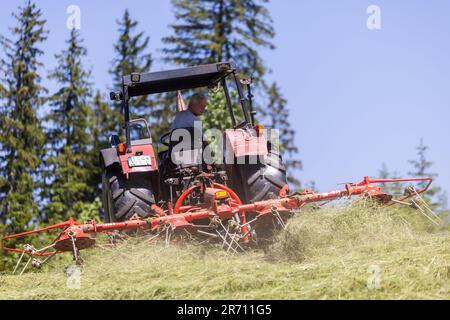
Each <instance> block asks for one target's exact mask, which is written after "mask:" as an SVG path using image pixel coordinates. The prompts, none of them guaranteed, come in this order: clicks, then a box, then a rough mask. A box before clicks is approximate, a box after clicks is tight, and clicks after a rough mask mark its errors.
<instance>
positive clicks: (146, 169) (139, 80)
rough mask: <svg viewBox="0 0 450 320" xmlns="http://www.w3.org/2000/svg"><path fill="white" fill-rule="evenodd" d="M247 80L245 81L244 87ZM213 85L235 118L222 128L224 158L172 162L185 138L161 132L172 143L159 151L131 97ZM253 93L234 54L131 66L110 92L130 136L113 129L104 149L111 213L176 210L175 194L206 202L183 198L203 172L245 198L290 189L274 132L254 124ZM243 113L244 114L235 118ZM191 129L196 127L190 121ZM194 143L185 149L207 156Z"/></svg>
mask: <svg viewBox="0 0 450 320" xmlns="http://www.w3.org/2000/svg"><path fill="white" fill-rule="evenodd" d="M229 82H231V86H232V87H233V89H234V90H235V91H236V93H237V96H238V99H237V100H238V101H232V98H231V95H230V89H229V86H230V84H229ZM243 85H245V86H247V92H246V93H244V89H243ZM211 87H220V88H221V89H222V90H223V93H224V96H225V98H226V104H227V110H228V111H229V116H230V119H231V122H232V124H233V128H230V129H231V130H226V131H225V132H224V133H223V138H224V140H223V141H224V143H223V145H224V149H225V150H224V155H226V157H224V158H226V159H224V160H226V161H224V165H220V166H217V165H214V164H212V165H206V164H205V163H204V162H203V161H200V162H199V161H192V162H193V163H189V161H187V162H186V161H181V162H182V163H178V164H174V163H173V161H171V158H172V157H173V155H174V153H173V150H174V146H176V144H178V143H180V141H174V140H175V139H173V137H174V134H173V132H168V133H166V134H165V135H163V136H162V137H161V139H160V143H161V144H162V145H166V146H167V147H168V150H165V151H162V152H159V154H157V153H156V152H155V148H154V143H153V141H152V139H151V134H150V130H149V128H148V125H147V122H146V121H145V120H143V119H138V120H130V107H129V101H130V99H131V98H132V97H136V96H142V95H148V94H157V93H164V92H172V91H178V90H186V89H195V88H211ZM251 97H252V95H251V88H250V83H249V82H248V81H245V80H241V79H239V76H238V72H237V70H236V68H235V67H234V66H233V64H232V63H228V62H225V63H215V64H209V65H201V66H196V67H191V68H184V69H178V70H171V71H162V72H151V73H143V74H137V73H133V74H131V75H129V76H126V77H124V78H123V86H122V90H121V91H120V92H112V93H111V98H112V99H113V100H119V101H121V102H122V104H123V110H124V115H125V136H126V141H124V142H123V143H119V141H118V137H117V136H112V137H111V138H110V141H111V148H109V149H104V150H101V159H102V163H103V181H102V185H103V204H104V212H105V221H106V222H116V221H124V220H129V219H131V218H132V217H140V218H147V217H149V216H158V214H159V211H158V210H161V209H163V210H165V209H166V210H175V211H176V212H178V211H179V208H178V207H179V206H178V207H177V202H178V204H180V205H183V206H186V205H197V206H199V205H202V202H204V201H205V199H203V198H204V195H203V194H200V193H199V192H192V193H191V194H189V195H188V196H187V197H184V198H183V203H182V204H181V203H180V202H179V201H178V200H179V199H180V196H181V195H183V193H184V192H185V191H186V190H189V188H191V187H192V186H194V185H196V184H198V183H199V179H200V180H205V179H207V180H209V181H210V182H212V183H216V184H220V185H221V186H222V187H221V188H222V189H224V190H226V191H227V192H229V191H230V190H233V191H234V193H235V194H236V195H237V197H238V198H239V199H240V201H242V202H245V203H252V202H255V201H260V200H266V199H269V198H277V197H279V195H280V192H282V193H284V194H285V193H286V191H287V189H288V186H287V182H286V170H285V167H284V165H283V164H282V161H281V156H280V153H279V148H278V145H277V144H276V143H274V142H273V140H274V139H270V140H269V141H268V139H267V135H265V134H263V133H262V127H261V126H260V125H256V124H255V119H254V115H255V112H254V111H253V107H252V101H251ZM174 105H175V101H174ZM236 107H237V108H238V111H236V109H237V108H236ZM239 115H240V116H241V118H242V119H237V118H238V116H239ZM238 121H239V122H238ZM185 129H186V130H188V131H189V133H190V134H191V135H194V132H193V130H192V128H185ZM267 132H270V130H266V133H267ZM274 136H275V135H274ZM199 137H200V139H201V138H202V137H203V135H202V134H201V133H200V134H199ZM190 145H191V147H192V148H191V150H183V151H182V152H192V151H193V150H195V149H197V150H196V151H198V152H197V154H198V155H200V158H201V157H202V154H203V147H204V146H205V143H204V141H200V143H197V144H195V143H192V144H190ZM188 159H189V158H188ZM252 160H253V161H252ZM224 187H226V189H225V188H224ZM228 189H230V190H228ZM171 207H172V208H171Z"/></svg>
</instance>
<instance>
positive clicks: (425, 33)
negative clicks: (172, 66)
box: [0, 0, 450, 191]
mask: <svg viewBox="0 0 450 320" xmlns="http://www.w3.org/2000/svg"><path fill="white" fill-rule="evenodd" d="M36 3H37V4H38V6H39V7H41V8H42V11H43V13H44V17H45V18H46V19H47V20H48V24H47V28H48V29H49V30H50V34H49V39H48V41H47V42H46V43H45V47H44V49H45V51H46V54H45V56H44V57H43V62H44V63H45V66H46V67H45V68H46V70H49V69H51V68H53V67H54V66H55V59H54V54H55V53H57V52H59V51H60V50H61V49H62V48H63V47H64V41H65V39H66V38H67V37H68V33H69V31H68V29H67V28H66V20H67V17H68V14H67V13H66V9H67V7H68V6H69V5H71V4H76V5H78V6H79V7H80V8H81V32H82V35H83V37H84V38H85V45H86V46H87V48H88V53H89V58H88V60H87V61H86V64H87V65H88V66H90V67H91V68H92V72H93V79H92V81H93V82H94V83H95V86H96V87H97V88H99V89H100V90H102V91H103V92H107V91H108V90H107V87H108V86H109V85H110V83H111V79H110V76H109V74H108V73H107V70H108V69H109V67H110V62H111V60H112V57H113V50H112V45H113V43H114V42H115V41H116V38H117V25H116V22H115V21H116V19H117V18H119V17H121V15H122V13H123V11H124V9H125V8H128V9H129V10H130V12H131V15H132V17H133V18H135V19H137V20H138V21H139V23H140V28H142V29H143V30H144V31H145V32H146V33H147V34H148V35H149V36H150V45H151V51H152V53H153V56H154V59H155V61H154V65H153V70H161V69H164V68H165V67H167V66H164V64H163V63H162V60H161V57H162V53H161V51H160V49H161V48H162V47H163V45H162V43H161V38H162V37H163V36H166V35H168V34H170V33H171V30H170V29H169V27H168V25H169V24H170V23H171V22H173V21H174V18H173V12H172V8H171V4H170V1H168V0H167V1H161V0H158V1H156V0H153V1H149V0H147V1H143V0H139V1H135V0H133V1H114V2H113V1H106V0H91V1H85V0H78V1H77V0H71V1H65V0H59V1H54V0H41V1H36ZM20 4H23V1H16V0H9V1H2V3H1V5H0V8H1V10H0V21H1V23H0V33H1V34H3V35H8V34H9V31H8V27H9V26H12V25H13V23H14V21H13V19H12V17H11V12H12V11H15V10H16V8H17V6H18V5H20ZM369 5H378V6H379V7H380V9H381V30H369V29H368V28H367V27H366V20H367V18H368V14H367V13H366V9H367V7H368V6H369ZM268 8H269V10H270V12H271V15H272V17H273V19H274V26H275V29H276V32H277V35H276V38H275V39H274V43H275V45H276V47H277V48H276V50H273V51H267V50H266V51H263V52H262V55H263V57H264V59H265V61H266V63H267V65H268V66H270V68H271V69H272V70H273V72H272V74H271V75H269V79H270V80H273V81H277V82H278V83H279V85H280V86H281V88H282V91H283V94H284V95H285V97H286V98H287V100H288V102H289V108H290V111H291V122H292V125H293V127H294V128H295V129H296V130H297V135H296V143H297V145H298V147H299V149H300V154H299V156H300V158H301V159H302V160H303V164H304V169H303V170H302V171H299V172H298V173H297V174H296V175H297V177H298V178H299V179H300V180H302V181H304V182H308V181H310V180H314V181H316V184H317V186H318V188H319V189H320V190H324V191H325V190H328V189H333V188H335V187H336V183H338V182H348V181H354V182H357V181H358V180H359V179H361V178H362V177H363V176H364V175H369V176H376V175H377V172H378V169H379V168H380V167H381V164H382V163H383V162H385V163H386V164H387V166H388V168H389V169H391V170H397V171H398V172H399V173H401V174H402V175H403V176H406V175H407V172H408V171H409V170H410V169H411V168H410V165H409V164H408V159H411V158H414V157H415V152H416V151H415V147H416V146H417V145H418V143H419V140H420V138H421V137H423V139H424V142H425V144H426V145H428V146H429V147H430V150H429V152H428V158H429V159H430V160H431V161H433V162H434V163H435V164H434V166H433V171H435V172H437V173H438V174H439V178H438V179H437V180H436V183H437V184H439V185H441V186H442V187H443V188H444V189H446V190H449V191H450V142H449V138H450V125H449V124H450V87H449V84H450V81H449V80H450V79H449V78H450V39H449V31H450V19H448V16H449V15H450V2H449V1H444V0H443V1H438V0H435V1H425V0H415V1H411V0H410V1H402V0H396V1H381V0H372V1H365V0H341V1H336V0H321V1H318V0H310V1H298V0H276V1H272V2H271V3H270V4H269V5H268ZM237 63H238V64H239V62H237ZM46 85H47V86H48V87H49V88H50V89H55V86H54V84H52V83H50V82H47V81H46Z"/></svg>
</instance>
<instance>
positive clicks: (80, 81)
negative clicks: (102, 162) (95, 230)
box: [45, 29, 94, 220]
mask: <svg viewBox="0 0 450 320" xmlns="http://www.w3.org/2000/svg"><path fill="white" fill-rule="evenodd" d="M86 54H87V52H86V49H85V48H84V47H83V46H82V39H81V37H80V34H79V31H77V30H76V29H72V30H71V32H70V38H69V40H68V41H67V48H66V49H64V50H63V51H62V52H61V53H59V54H57V55H56V56H55V58H56V60H57V64H58V66H57V67H56V68H55V69H54V70H53V71H51V73H50V74H49V78H50V79H52V80H55V81H56V83H57V84H58V86H59V88H60V89H59V90H58V91H57V92H56V93H54V94H53V95H52V96H51V97H50V107H51V110H50V113H49V115H48V117H47V121H48V129H47V142H48V156H47V158H46V167H47V171H46V179H47V182H48V184H47V187H46V189H45V196H46V197H47V199H48V204H47V205H46V210H45V213H46V216H45V220H48V219H51V218H53V217H56V218H57V220H61V219H66V218H68V217H69V216H74V215H76V213H79V211H80V210H81V208H82V205H83V202H86V201H87V202H90V201H93V200H94V199H93V191H94V190H93V189H94V187H93V185H92V184H90V177H91V173H92V172H91V169H92V168H91V165H92V158H91V156H90V155H91V154H92V152H90V150H91V148H92V145H93V140H92V133H91V130H90V123H89V121H90V117H91V116H92V111H91V108H90V106H89V104H88V103H89V98H90V96H91V84H90V82H89V79H90V71H89V70H86V69H85V68H84V66H83V63H82V60H83V58H84V57H85V56H86Z"/></svg>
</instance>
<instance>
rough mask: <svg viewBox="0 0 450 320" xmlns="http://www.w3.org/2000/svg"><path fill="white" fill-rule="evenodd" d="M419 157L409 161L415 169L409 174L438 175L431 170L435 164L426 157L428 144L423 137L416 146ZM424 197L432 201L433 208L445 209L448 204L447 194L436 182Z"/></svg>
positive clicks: (415, 175) (432, 176)
mask: <svg viewBox="0 0 450 320" xmlns="http://www.w3.org/2000/svg"><path fill="white" fill-rule="evenodd" d="M416 150H417V159H414V160H409V163H410V164H411V165H412V166H413V170H412V171H410V172H408V174H410V175H412V176H413V177H417V178H420V177H430V178H436V177H437V176H438V175H437V174H436V173H433V172H431V171H430V168H431V167H432V166H433V162H431V161H429V160H428V159H427V157H426V153H427V150H428V146H426V145H425V144H424V143H423V139H420V143H419V145H418V146H417V148H416ZM425 184H426V183H421V184H420V185H419V186H420V187H424V186H425ZM424 198H425V199H426V200H427V201H428V202H430V204H431V206H432V207H433V208H438V209H444V208H445V206H446V201H447V200H446V195H445V193H442V189H441V188H440V187H439V186H436V185H435V184H434V183H433V185H432V186H431V187H430V188H429V189H428V191H427V192H426V193H425V195H424Z"/></svg>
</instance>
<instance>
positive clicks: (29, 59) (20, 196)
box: [0, 1, 48, 232]
mask: <svg viewBox="0 0 450 320" xmlns="http://www.w3.org/2000/svg"><path fill="white" fill-rule="evenodd" d="M13 16H14V17H15V19H16V20H17V25H16V26H15V27H14V28H12V29H11V35H12V39H8V38H5V37H2V38H1V44H2V46H3V48H4V49H5V53H6V54H5V57H4V58H2V60H1V66H2V68H1V69H2V71H3V73H4V74H2V76H1V78H2V79H5V80H4V82H3V84H2V89H1V94H2V96H3V99H2V101H1V102H2V104H1V110H0V113H1V119H0V120H1V121H0V131H1V135H0V148H1V149H0V223H3V224H7V230H6V231H7V232H19V231H23V230H24V229H27V228H28V227H29V226H28V225H29V224H30V222H34V221H36V218H37V217H38V215H39V213H38V211H39V210H38V209H39V205H38V203H37V194H36V190H37V187H38V179H39V176H38V172H37V171H38V169H39V166H40V164H41V159H42V156H43V145H44V141H45V135H44V133H43V130H42V127H41V125H40V121H39V118H38V111H39V109H40V108H41V106H42V105H43V103H44V98H43V95H44V94H45V92H46V90H45V88H44V87H43V86H42V85H41V84H40V83H41V77H40V76H39V74H38V69H39V68H40V67H41V66H42V63H41V62H40V61H39V57H40V56H41V55H42V54H43V51H42V50H41V49H40V44H41V43H42V42H44V41H45V40H46V39H47V33H48V32H47V31H46V30H45V23H46V21H45V20H44V19H42V14H41V10H40V9H39V8H37V7H36V5H35V4H34V3H31V2H30V1H28V2H27V3H26V4H25V5H24V6H23V7H19V9H18V13H17V14H13Z"/></svg>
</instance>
